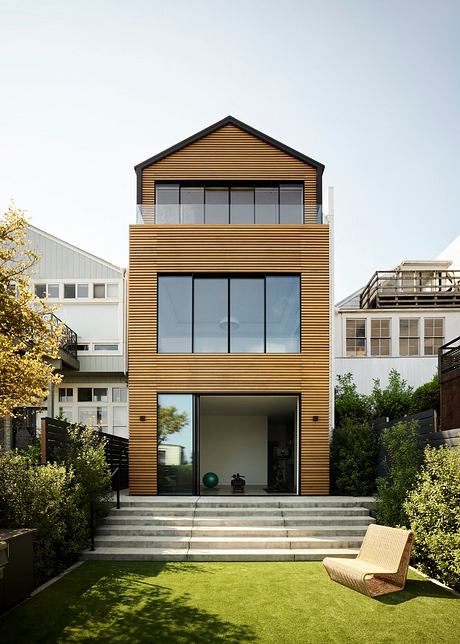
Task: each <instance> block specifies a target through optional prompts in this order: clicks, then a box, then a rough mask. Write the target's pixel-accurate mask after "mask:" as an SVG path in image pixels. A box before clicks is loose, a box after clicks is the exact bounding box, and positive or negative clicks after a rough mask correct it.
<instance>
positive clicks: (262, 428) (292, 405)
mask: <svg viewBox="0 0 460 644" xmlns="http://www.w3.org/2000/svg"><path fill="white" fill-rule="evenodd" d="M297 406H298V397H297V396H294V395H202V396H200V397H199V468H198V470H199V482H198V484H199V491H200V493H201V494H211V495H216V494H217V495H226V494H232V487H231V480H232V476H233V475H234V474H240V475H241V476H244V479H245V482H246V485H245V494H246V495H251V494H253V495H258V494H261V495H265V494H296V493H297V478H298V418H297V415H298V414H297ZM208 472H212V473H215V474H217V477H218V479H219V482H218V484H217V485H216V486H214V487H206V486H205V485H203V476H204V474H206V473H208Z"/></svg>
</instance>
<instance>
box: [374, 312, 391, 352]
mask: <svg viewBox="0 0 460 644" xmlns="http://www.w3.org/2000/svg"><path fill="white" fill-rule="evenodd" d="M390 349H391V320H390V319H389V318H383V319H378V320H371V356H389V355H391V350H390Z"/></svg>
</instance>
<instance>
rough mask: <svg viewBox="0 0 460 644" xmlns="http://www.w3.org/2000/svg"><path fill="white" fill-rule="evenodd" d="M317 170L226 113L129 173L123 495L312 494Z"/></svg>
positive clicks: (324, 262)
mask: <svg viewBox="0 0 460 644" xmlns="http://www.w3.org/2000/svg"><path fill="white" fill-rule="evenodd" d="M323 170H324V166H323V165H322V164H321V163H319V162H317V161H315V160H313V159H311V158H309V157H307V156H305V155H304V154H301V153H300V152H297V151H295V150H293V149H291V148H289V147H287V146H286V145H283V144H282V143H279V142H278V141H275V140H274V139H272V138H271V137H269V136H267V135H265V134H263V133H261V132H259V131H257V130H255V129H253V128H252V127H249V126H248V125H246V124H244V123H242V122H240V121H238V120H237V119H235V118H233V117H230V116H229V117H227V118H225V119H223V120H222V121H219V122H218V123H216V124H214V125H212V126H210V127H208V128H207V129H205V130H203V131H201V132H198V133H197V134H195V135H193V136H191V137H189V138H188V139H186V140H185V141H182V142H180V143H178V144H177V145H174V146H173V147H171V148H169V149H168V150H165V151H164V152H162V153H160V154H157V155H156V156H154V157H152V158H150V159H148V160H146V161H144V162H143V163H140V164H139V165H137V166H136V174H137V201H138V219H137V223H136V224H134V225H132V226H131V227H130V259H129V303H128V308H129V313H128V352H129V358H128V359H129V428H130V493H131V494H199V493H206V492H210V493H216V492H219V493H226V492H229V493H231V488H230V480H231V477H232V474H236V473H237V472H238V473H240V474H242V475H244V476H245V477H246V494H251V493H252V494H267V493H291V494H327V493H328V484H329V413H330V409H329V407H330V356H329V342H330V288H329V280H330V276H329V267H330V261H329V226H328V225H327V224H326V223H324V222H323V218H322V173H323ZM207 472H214V473H215V474H217V476H218V478H219V483H218V486H217V488H212V489H208V488H206V487H205V486H204V485H203V482H202V479H203V475H204V474H205V473H207Z"/></svg>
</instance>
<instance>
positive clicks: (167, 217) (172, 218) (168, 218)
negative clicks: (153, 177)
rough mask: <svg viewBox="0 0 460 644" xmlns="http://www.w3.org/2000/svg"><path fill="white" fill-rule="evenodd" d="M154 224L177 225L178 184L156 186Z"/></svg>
mask: <svg viewBox="0 0 460 644" xmlns="http://www.w3.org/2000/svg"><path fill="white" fill-rule="evenodd" d="M156 222H157V223H158V224H179V223H180V221H179V184H172V183H171V184H168V183H166V184H157V185H156Z"/></svg>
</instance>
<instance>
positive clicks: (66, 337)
mask: <svg viewBox="0 0 460 644" xmlns="http://www.w3.org/2000/svg"><path fill="white" fill-rule="evenodd" d="M49 318H50V320H51V325H52V326H53V327H55V328H57V327H59V326H60V327H61V329H62V335H61V339H60V342H59V357H58V358H57V359H56V360H53V364H54V366H55V368H56V369H74V370H76V371H78V370H79V369H80V362H79V361H78V359H77V334H76V333H75V331H74V330H73V329H71V328H70V327H69V326H67V324H65V323H64V322H63V321H62V320H60V319H59V318H58V317H57V316H56V315H54V313H50V314H49Z"/></svg>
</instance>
